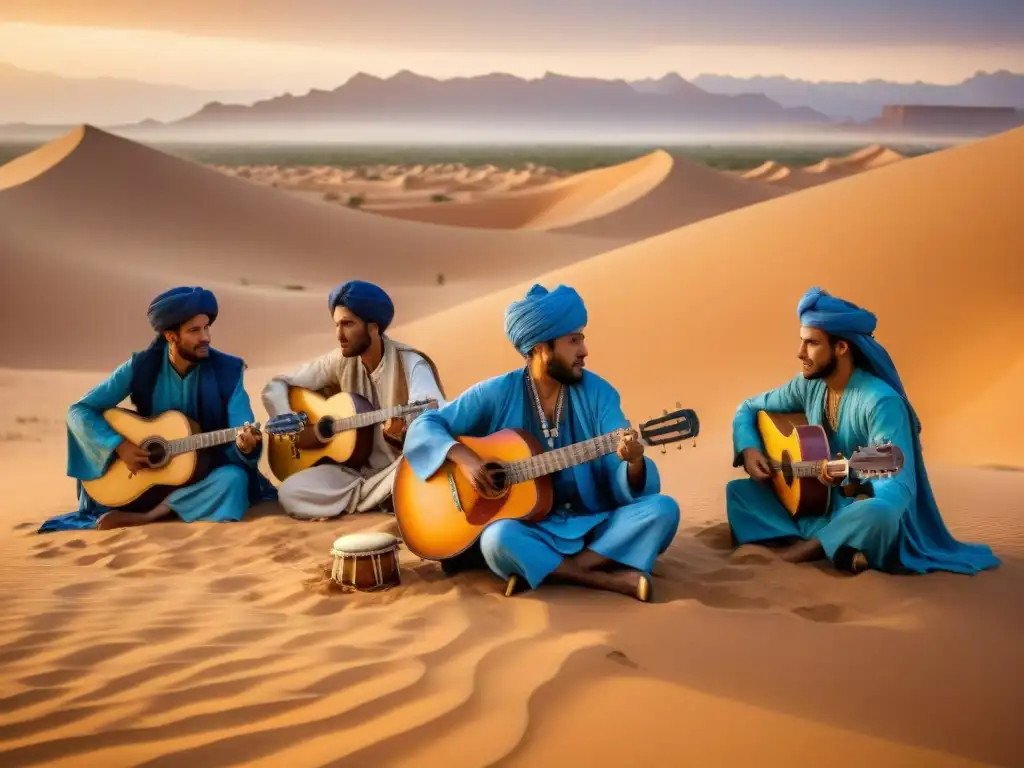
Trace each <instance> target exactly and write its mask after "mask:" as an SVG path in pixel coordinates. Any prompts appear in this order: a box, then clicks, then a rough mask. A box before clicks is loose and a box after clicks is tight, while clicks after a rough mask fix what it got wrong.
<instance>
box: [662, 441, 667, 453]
mask: <svg viewBox="0 0 1024 768" xmlns="http://www.w3.org/2000/svg"><path fill="white" fill-rule="evenodd" d="M661 453H662V455H664V454H666V453H668V448H667V447H666V446H665V444H664V443H662V444H661Z"/></svg>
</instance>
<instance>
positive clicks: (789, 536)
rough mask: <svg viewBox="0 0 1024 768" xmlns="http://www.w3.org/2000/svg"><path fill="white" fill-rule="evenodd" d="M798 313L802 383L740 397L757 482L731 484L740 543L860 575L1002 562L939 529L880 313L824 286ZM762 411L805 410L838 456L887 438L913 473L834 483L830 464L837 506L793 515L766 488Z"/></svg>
mask: <svg viewBox="0 0 1024 768" xmlns="http://www.w3.org/2000/svg"><path fill="white" fill-rule="evenodd" d="M797 316H798V318H799V320H800V324H801V328H800V351H799V354H798V357H799V359H800V360H801V361H802V362H803V373H802V375H799V374H798V375H797V376H796V377H794V378H793V379H791V380H790V381H789V382H787V383H786V384H784V385H782V386H781V387H779V388H777V389H773V390H771V391H769V392H765V393H762V394H760V395H757V396H756V397H753V398H750V399H749V400H746V401H744V402H743V403H741V404H740V406H739V408H738V409H737V411H736V416H735V418H734V420H733V446H734V451H735V453H734V461H733V466H740V465H741V464H742V465H743V467H744V469H745V470H746V472H747V474H749V475H750V478H751V479H742V480H733V481H731V482H730V483H729V484H728V486H727V487H726V511H727V515H728V518H729V525H730V527H731V528H732V533H733V538H734V540H735V542H736V543H737V544H741V545H742V544H746V543H751V542H764V543H776V542H780V541H786V540H790V541H791V540H793V539H797V540H798V541H797V542H796V543H795V544H791V545H790V546H788V547H786V548H784V549H783V550H782V551H781V557H782V559H783V560H786V561H789V562H794V563H795V562H803V561H807V560H814V559H819V558H821V557H822V556H826V557H828V559H829V560H831V561H832V562H833V563H834V564H835V565H836V566H838V567H840V568H842V569H844V570H849V571H852V572H854V573H856V572H859V571H862V570H864V569H866V568H875V569H878V570H885V571H894V572H911V573H925V572H928V571H934V570H946V571H953V572H957V573H975V572H977V571H980V570H983V569H987V568H993V567H995V566H997V565H998V564H999V560H998V558H997V557H996V556H995V555H994V554H993V553H992V550H991V549H990V548H989V547H987V546H985V545H980V544H964V543H961V542H958V541H956V540H955V539H954V538H953V537H952V536H951V535H950V533H949V531H948V530H947V529H946V526H945V524H944V523H943V521H942V517H941V516H940V514H939V510H938V507H937V506H936V503H935V499H934V497H933V495H932V490H931V486H930V484H929V482H928V475H927V473H926V471H925V466H924V461H923V459H922V455H921V442H920V438H919V437H918V433H919V432H920V431H921V425H920V422H919V421H918V419H917V414H916V413H915V412H914V409H913V407H912V406H911V404H910V401H909V400H908V398H907V395H906V393H905V392H904V390H903V385H902V383H901V382H900V377H899V374H898V373H897V372H896V367H895V366H894V365H893V362H892V360H891V359H890V357H889V354H888V353H887V352H886V351H885V348H884V347H882V345H881V344H879V343H878V342H877V341H876V340H875V338H874V335H873V334H874V330H875V325H876V319H875V316H874V315H873V314H872V313H871V312H868V311H867V310H865V309H862V308H860V307H858V306H857V305H855V304H852V303H850V302H847V301H844V300H842V299H839V298H836V297H833V296H831V295H830V294H829V293H828V292H826V291H823V290H821V289H820V288H817V287H814V288H811V289H810V290H809V291H808V292H807V293H806V294H805V295H804V296H803V298H801V300H800V302H799V304H798V306H797ZM761 410H763V411H770V412H783V413H793V412H802V413H803V414H804V415H805V416H806V419H807V422H808V423H809V424H817V425H821V426H822V427H823V428H824V429H825V433H826V435H827V437H828V441H829V446H830V450H831V451H832V452H833V454H834V452H836V451H838V452H839V453H842V454H843V456H851V455H853V453H854V451H856V450H857V449H858V447H860V446H871V445H876V444H879V443H884V442H891V443H892V444H893V445H894V446H895V447H897V448H899V449H900V450H901V451H902V453H903V456H904V457H905V460H906V466H904V467H903V469H902V471H901V472H899V473H898V474H895V475H894V476H892V477H886V478H884V479H871V480H869V481H868V483H865V484H864V486H862V487H857V485H855V484H853V481H851V480H850V478H849V477H847V478H846V479H844V480H843V481H842V482H841V483H837V482H836V479H835V478H833V477H831V476H830V475H829V474H828V470H827V468H826V469H825V470H824V471H823V474H822V476H821V477H820V480H821V482H823V483H827V484H829V485H831V486H834V487H835V489H836V491H837V492H835V493H832V494H831V502H830V508H829V509H828V510H826V511H825V514H821V515H815V516H809V517H800V518H798V519H794V518H793V516H791V515H790V514H789V513H788V511H787V510H786V509H785V508H784V507H783V506H782V504H781V503H780V501H779V499H778V498H777V497H776V496H775V495H774V493H773V491H772V489H771V487H770V486H769V485H768V484H767V483H766V482H765V481H767V480H768V478H769V464H768V461H767V458H766V457H765V455H764V453H763V452H762V450H761V447H760V446H761V440H760V438H759V435H758V430H757V426H756V415H757V412H758V411H761ZM847 489H849V490H847Z"/></svg>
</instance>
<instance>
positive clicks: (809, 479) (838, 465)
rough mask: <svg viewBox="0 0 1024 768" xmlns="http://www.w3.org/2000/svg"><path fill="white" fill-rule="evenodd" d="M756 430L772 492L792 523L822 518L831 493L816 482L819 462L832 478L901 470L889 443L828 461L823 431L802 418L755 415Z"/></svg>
mask: <svg viewBox="0 0 1024 768" xmlns="http://www.w3.org/2000/svg"><path fill="white" fill-rule="evenodd" d="M757 429H758V432H759V433H760V435H761V440H762V441H763V442H764V448H765V451H764V453H765V456H766V457H767V459H768V465H769V466H770V467H771V471H772V477H771V482H772V488H773V489H774V491H775V495H776V496H777V497H778V499H779V501H780V502H782V506H784V507H785V508H786V510H787V511H788V512H789V514H790V515H791V516H793V517H794V518H797V517H802V516H814V515H823V514H825V513H826V512H827V511H828V509H829V504H830V502H831V499H832V488H831V487H829V486H827V485H825V484H824V483H822V482H821V481H820V480H819V479H818V473H819V471H820V467H821V462H822V461H824V462H827V464H828V469H829V474H830V475H832V476H833V477H836V478H845V477H846V476H848V475H851V474H852V475H853V476H855V477H857V478H864V479H872V478H881V477H889V476H891V475H894V474H896V473H897V472H899V471H900V470H902V469H903V451H901V450H900V449H899V447H898V446H895V445H893V444H892V443H891V442H886V443H880V444H878V445H874V446H871V447H869V448H859V449H857V450H856V451H855V452H854V454H853V456H851V457H850V458H848V459H846V458H842V454H840V458H838V459H833V458H832V453H831V450H830V448H829V444H828V436H827V435H826V434H825V429H824V427H821V426H819V425H816V424H808V423H807V418H806V417H805V416H804V414H802V413H774V412H768V411H758V412H757Z"/></svg>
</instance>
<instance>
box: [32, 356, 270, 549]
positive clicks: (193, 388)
mask: <svg viewBox="0 0 1024 768" xmlns="http://www.w3.org/2000/svg"><path fill="white" fill-rule="evenodd" d="M202 364H203V363H201V362H200V363H199V364H198V365H195V366H193V367H192V368H191V369H190V370H189V371H188V373H186V374H185V376H182V375H181V374H179V373H178V371H177V370H176V369H175V368H174V366H173V365H172V364H171V362H170V360H169V359H168V358H167V356H166V355H165V356H164V357H163V362H162V363H161V368H160V373H159V375H158V376H157V380H156V387H155V389H154V391H153V412H154V413H163V412H164V411H168V410H176V411H181V412H182V413H184V414H185V415H186V416H188V417H190V418H192V419H195V420H196V421H198V420H199V392H198V381H199V375H198V372H199V366H201V365H202ZM131 382H132V363H131V361H130V360H129V361H126V362H125V363H123V364H121V365H120V366H119V367H118V368H117V369H116V370H115V371H114V372H113V373H112V374H111V375H110V376H109V377H108V378H107V379H106V380H105V381H103V382H102V383H100V384H99V385H97V386H96V387H95V388H94V389H92V390H91V391H90V392H88V393H87V394H86V395H85V396H84V397H83V398H82V399H81V400H79V401H78V402H77V403H75V404H74V405H72V406H71V407H70V408H69V409H68V415H67V428H68V463H67V473H68V475H69V476H71V477H73V478H75V479H76V480H78V481H79V482H78V484H77V485H78V504H79V508H78V510H77V511H75V512H71V513H69V514H66V515H59V516H57V517H54V518H51V519H49V520H47V521H46V522H45V523H43V525H42V526H41V527H40V529H39V531H40V533H42V532H45V531H58V530H79V529H89V528H95V527H96V520H97V519H98V518H99V517H100V515H102V514H104V513H105V512H107V511H109V510H108V508H107V507H104V506H103V505H101V504H99V503H97V502H96V501H95V500H93V499H91V498H90V497H89V496H88V495H87V494H86V493H85V490H84V488H83V487H82V483H81V481H82V480H92V479H95V478H97V477H100V476H101V475H102V474H103V472H104V471H105V469H106V467H107V466H108V464H109V463H110V461H111V460H112V459H113V458H114V450H115V449H116V448H117V446H118V445H119V444H120V442H121V440H122V437H121V435H119V434H118V433H117V432H115V431H114V429H113V428H112V427H111V426H110V425H109V424H108V423H107V422H106V420H105V419H104V418H103V412H104V411H105V410H107V409H109V408H114V407H116V406H117V405H118V404H120V403H121V402H122V401H124V400H125V399H126V398H127V397H128V396H129V394H130V391H131ZM227 412H228V426H229V427H237V426H241V425H242V424H244V423H245V422H252V421H254V419H255V417H254V415H253V412H252V405H251V404H250V402H249V395H248V394H247V393H246V391H245V388H244V386H243V383H242V378H241V377H240V378H239V380H238V384H237V385H236V387H235V389H234V391H233V392H232V394H231V397H230V399H229V400H228V404H227ZM262 449H263V446H262V443H261V444H258V445H257V446H256V448H255V449H253V451H252V453H251V454H249V455H248V456H247V455H245V454H243V453H242V452H241V451H240V450H238V446H237V445H236V444H235V443H233V442H232V443H229V444H227V445H225V446H218V447H215V448H210V449H206V450H213V451H217V450H219V451H223V452H224V456H225V458H226V459H227V461H226V462H225V463H224V464H223V465H222V466H220V467H217V468H216V469H214V470H213V471H212V472H211V473H210V474H209V475H207V476H206V477H205V478H203V479H202V480H200V481H199V482H198V483H195V484H193V485H189V486H185V487H183V488H178V489H176V490H174V491H172V492H171V493H170V494H168V496H167V502H168V503H169V504H170V506H171V509H172V510H174V512H175V514H177V515H178V517H180V518H181V519H182V520H184V521H185V522H190V523H191V522H195V521H197V520H204V521H211V522H235V521H238V520H241V519H242V518H243V517H244V516H245V512H246V510H247V509H248V508H249V506H250V503H249V488H248V483H249V475H248V474H247V473H246V468H248V469H250V470H255V469H256V467H257V464H258V463H259V459H260V454H261V453H262Z"/></svg>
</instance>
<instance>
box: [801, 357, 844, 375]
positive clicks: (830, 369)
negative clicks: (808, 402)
mask: <svg viewBox="0 0 1024 768" xmlns="http://www.w3.org/2000/svg"><path fill="white" fill-rule="evenodd" d="M838 363H839V359H838V358H837V357H836V356H835V353H833V354H832V357H831V358H830V359H829V361H828V365H826V366H825V367H824V368H822V369H821V370H820V371H817V372H816V373H812V374H811V375H810V376H808V377H807V378H808V379H827V378H828V377H829V376H831V375H832V374H833V373H835V370H836V365H837V364H838Z"/></svg>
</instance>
